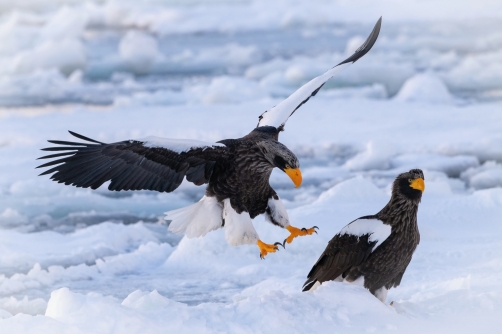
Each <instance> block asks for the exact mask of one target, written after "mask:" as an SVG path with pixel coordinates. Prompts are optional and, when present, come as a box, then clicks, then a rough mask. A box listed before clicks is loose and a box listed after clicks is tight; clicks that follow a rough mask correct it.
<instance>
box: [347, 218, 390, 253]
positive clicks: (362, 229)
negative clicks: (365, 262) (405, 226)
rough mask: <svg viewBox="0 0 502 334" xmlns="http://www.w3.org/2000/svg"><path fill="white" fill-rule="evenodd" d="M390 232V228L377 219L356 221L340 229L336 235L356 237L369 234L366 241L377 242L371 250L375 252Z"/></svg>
mask: <svg viewBox="0 0 502 334" xmlns="http://www.w3.org/2000/svg"><path fill="white" fill-rule="evenodd" d="M391 231H392V228H391V226H390V225H387V224H384V223H383V222H382V221H381V220H379V219H356V220H354V221H353V222H352V223H350V224H348V225H347V226H345V227H344V228H342V230H341V231H340V233H338V234H340V235H344V234H351V235H355V236H357V237H360V236H363V235H365V234H369V235H370V236H369V238H368V240H369V241H371V242H373V241H376V242H377V243H376V245H375V247H374V248H373V251H375V249H376V248H377V247H378V246H380V244H381V243H382V242H384V241H385V240H386V239H387V238H388V237H389V235H390V233H391Z"/></svg>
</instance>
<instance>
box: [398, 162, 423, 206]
mask: <svg viewBox="0 0 502 334" xmlns="http://www.w3.org/2000/svg"><path fill="white" fill-rule="evenodd" d="M424 190H425V182H424V173H423V172H422V170H421V169H412V170H410V171H409V172H406V173H402V174H399V175H398V176H397V178H396V180H395V181H394V184H393V186H392V193H393V194H400V195H402V196H404V197H406V198H407V199H409V200H412V201H418V202H420V200H421V198H422V193H423V192H424Z"/></svg>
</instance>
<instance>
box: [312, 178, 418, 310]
mask: <svg viewBox="0 0 502 334" xmlns="http://www.w3.org/2000/svg"><path fill="white" fill-rule="evenodd" d="M424 190H425V182H424V173H423V172H422V170H420V169H412V170H410V171H409V172H406V173H402V174H399V175H398V176H397V178H396V179H395V181H394V182H393V184H392V195H391V198H390V200H389V203H387V205H386V206H385V207H384V208H383V209H382V210H380V212H378V213H377V214H375V215H371V216H364V217H361V218H358V219H356V220H354V221H352V222H351V223H350V224H348V225H347V226H345V227H344V228H342V230H341V231H340V232H339V233H338V234H337V235H335V236H334V237H333V239H331V241H330V242H329V243H328V246H327V247H326V249H325V250H324V252H323V253H322V254H321V256H320V257H319V259H318V260H317V262H316V263H315V264H314V266H313V267H312V269H311V270H310V272H309V274H308V275H307V281H306V282H305V283H304V285H303V291H309V290H313V289H315V288H316V287H317V286H319V285H320V284H321V283H323V282H326V281H338V282H347V283H355V284H358V285H363V286H364V287H365V288H366V289H368V290H369V291H370V292H371V293H372V294H373V295H374V296H376V297H377V298H378V299H380V300H381V301H382V302H385V299H386V298H387V292H388V290H389V289H390V288H392V287H397V286H399V284H400V283H401V279H402V278H403V275H404V272H405V271H406V268H407V267H408V264H409V263H410V261H411V257H412V255H413V253H414V252H415V249H416V248H417V246H418V243H419V242H420V233H419V231H418V224H417V212H418V204H419V203H420V200H421V199H422V193H423V192H424Z"/></svg>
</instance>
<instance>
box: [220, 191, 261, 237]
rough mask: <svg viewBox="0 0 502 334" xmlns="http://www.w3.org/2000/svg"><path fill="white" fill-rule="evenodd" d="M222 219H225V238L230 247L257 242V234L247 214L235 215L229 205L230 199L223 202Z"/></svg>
mask: <svg viewBox="0 0 502 334" xmlns="http://www.w3.org/2000/svg"><path fill="white" fill-rule="evenodd" d="M223 219H225V238H226V239H227V242H228V243H229V244H230V245H232V246H238V245H246V244H247V245H251V244H256V242H257V241H258V233H256V230H255V229H254V226H253V221H252V220H251V217H250V216H249V213H248V212H245V211H244V212H242V213H237V212H236V211H235V210H234V209H233V208H232V205H231V204H230V199H229V198H227V199H225V200H224V201H223Z"/></svg>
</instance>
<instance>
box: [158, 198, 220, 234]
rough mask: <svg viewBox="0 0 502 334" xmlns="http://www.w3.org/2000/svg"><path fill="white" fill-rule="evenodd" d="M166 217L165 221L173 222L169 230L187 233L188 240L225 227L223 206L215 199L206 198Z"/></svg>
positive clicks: (167, 214)
mask: <svg viewBox="0 0 502 334" xmlns="http://www.w3.org/2000/svg"><path fill="white" fill-rule="evenodd" d="M165 215H166V216H165V217H164V219H165V220H171V223H170V224H169V227H168V230H169V231H170V232H172V233H176V234H179V233H185V235H186V236H187V237H188V238H197V237H203V236H205V235H206V234H207V233H208V232H211V231H214V230H216V229H218V228H221V227H222V226H223V220H222V205H221V204H220V203H218V201H217V200H216V198H215V197H208V196H204V197H202V199H201V200H200V201H199V202H197V203H195V204H192V205H189V206H186V207H184V208H181V209H176V210H172V211H168V212H166V213H165Z"/></svg>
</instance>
